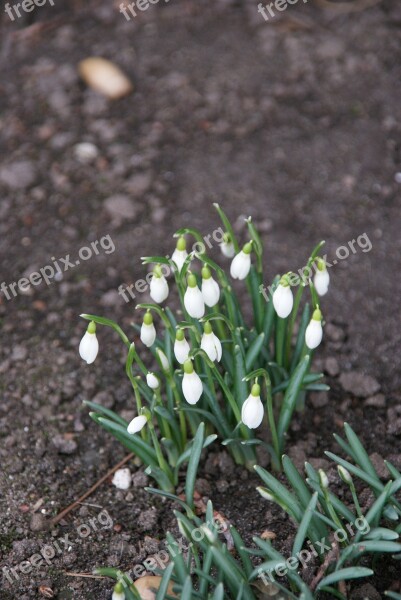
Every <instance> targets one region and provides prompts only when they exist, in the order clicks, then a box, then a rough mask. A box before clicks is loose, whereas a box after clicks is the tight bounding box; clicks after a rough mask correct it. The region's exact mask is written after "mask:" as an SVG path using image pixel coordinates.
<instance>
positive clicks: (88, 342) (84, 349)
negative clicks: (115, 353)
mask: <svg viewBox="0 0 401 600" xmlns="http://www.w3.org/2000/svg"><path fill="white" fill-rule="evenodd" d="M98 352H99V342H98V341H97V337H96V324H95V323H94V321H91V322H90V323H89V325H88V329H87V330H86V333H85V335H84V336H83V338H82V340H81V342H80V344H79V354H80V356H81V358H82V359H83V360H85V361H86V362H87V364H88V365H90V364H92V363H93V362H94V361H95V359H96V356H97V354H98Z"/></svg>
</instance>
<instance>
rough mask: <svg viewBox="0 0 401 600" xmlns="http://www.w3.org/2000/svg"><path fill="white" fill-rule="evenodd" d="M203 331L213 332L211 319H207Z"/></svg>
mask: <svg viewBox="0 0 401 600" xmlns="http://www.w3.org/2000/svg"><path fill="white" fill-rule="evenodd" d="M203 331H204V332H205V333H213V327H212V324H211V323H210V321H206V323H205V325H204V327H203Z"/></svg>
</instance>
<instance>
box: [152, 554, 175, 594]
mask: <svg viewBox="0 0 401 600" xmlns="http://www.w3.org/2000/svg"><path fill="white" fill-rule="evenodd" d="M173 569H174V563H173V562H171V563H170V564H168V565H167V567H166V568H165V569H164V571H163V576H162V580H161V582H160V585H159V589H158V590H157V594H156V600H164V599H165V597H166V594H167V588H168V584H169V583H170V578H171V575H172V573H173Z"/></svg>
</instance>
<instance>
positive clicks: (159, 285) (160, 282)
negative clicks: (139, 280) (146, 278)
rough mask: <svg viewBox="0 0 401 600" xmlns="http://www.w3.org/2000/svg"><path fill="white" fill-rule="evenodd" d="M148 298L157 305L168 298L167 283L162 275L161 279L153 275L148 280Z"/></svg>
mask: <svg viewBox="0 0 401 600" xmlns="http://www.w3.org/2000/svg"><path fill="white" fill-rule="evenodd" d="M150 297H151V298H152V300H154V302H157V303H158V304H161V303H162V302H164V301H165V300H166V298H167V297H168V283H167V281H166V278H165V277H164V275H162V276H161V277H156V275H153V277H152V279H151V280H150Z"/></svg>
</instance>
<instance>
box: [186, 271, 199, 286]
mask: <svg viewBox="0 0 401 600" xmlns="http://www.w3.org/2000/svg"><path fill="white" fill-rule="evenodd" d="M197 285H198V283H197V281H196V277H195V275H194V274H193V273H191V274H190V275H188V286H189V287H191V288H194V287H196V286H197Z"/></svg>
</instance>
